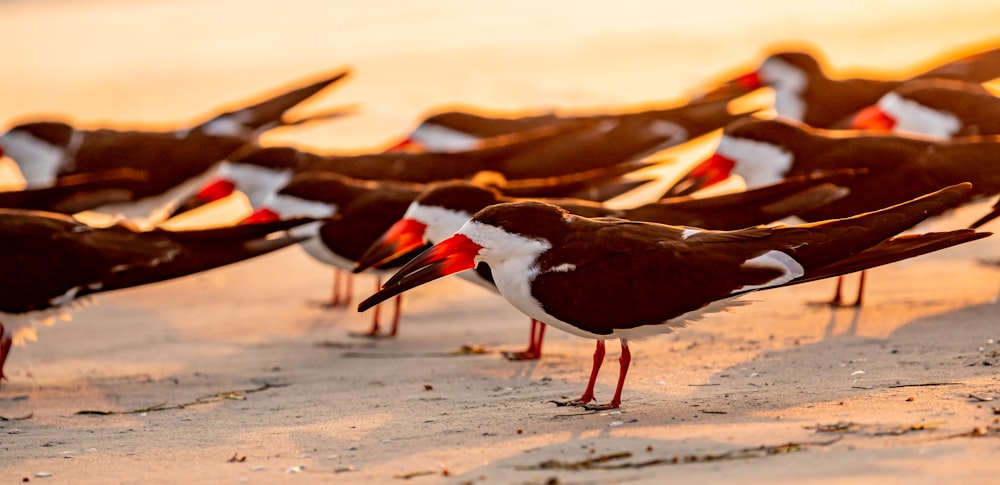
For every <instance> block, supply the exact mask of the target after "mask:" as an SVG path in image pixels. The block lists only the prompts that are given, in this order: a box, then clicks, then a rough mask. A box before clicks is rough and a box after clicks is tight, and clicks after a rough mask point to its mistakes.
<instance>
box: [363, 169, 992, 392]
mask: <svg viewBox="0 0 1000 485" xmlns="http://www.w3.org/2000/svg"><path fill="white" fill-rule="evenodd" d="M969 188H970V186H969V184H961V185H956V186H953V187H949V188H946V189H943V190H941V191H938V192H935V193H932V194H929V195H926V196H923V197H920V198H917V199H914V200H912V201H909V202H906V203H904V204H900V205H898V206H893V207H889V208H886V209H883V210H881V211H876V212H871V213H867V214H862V215H858V216H855V217H850V218H845V219H837V220H830V221H824V222H820V223H815V224H806V225H801V226H778V227H754V228H749V229H742V230H736V231H709V230H700V229H694V228H685V227H675V226H666V225H660V224H651V223H641V222H631V221H624V220H620V219H587V218H583V217H579V216H574V215H571V214H569V213H567V212H566V211H564V210H562V209H560V208H558V207H555V206H552V205H548V204H542V203H537V202H523V203H514V204H500V205H495V206H491V207H488V208H486V209H484V210H482V211H480V212H478V213H477V214H476V215H475V217H473V218H472V220H470V221H469V222H467V223H466V224H465V225H464V226H463V227H462V228H461V229H460V230H459V231H458V232H457V233H455V234H454V235H453V236H452V237H450V238H448V239H445V240H444V241H441V242H440V243H438V244H437V245H435V246H434V247H432V248H431V249H428V250H427V251H425V252H424V253H422V254H421V255H420V256H418V257H417V258H416V259H414V260H413V261H411V262H409V263H408V264H407V265H406V266H404V267H403V268H402V269H400V270H399V272H398V273H397V274H396V275H394V276H393V277H392V278H390V280H389V281H388V282H386V284H385V286H384V287H383V289H382V290H381V291H379V292H378V293H376V294H375V295H372V296H371V297H369V298H368V299H367V300H365V301H364V302H362V303H361V305H360V306H359V311H364V310H366V309H368V308H370V307H371V306H372V305H375V304H377V303H378V302H380V301H383V300H385V299H387V298H391V297H393V296H395V295H397V294H399V293H402V292H404V291H406V290H408V289H411V288H413V287H416V286H419V285H422V284H425V283H428V282H430V281H433V280H435V279H438V278H440V277H442V276H445V275H448V274H452V273H456V272H459V271H463V270H467V269H471V268H474V267H475V266H476V265H478V264H480V263H484V264H486V265H488V266H489V267H490V271H491V273H492V275H493V279H494V282H495V283H496V286H497V289H498V290H499V292H500V294H501V295H502V296H503V297H504V298H505V299H506V300H507V301H508V302H510V303H511V304H512V305H513V306H514V307H515V308H517V309H518V310H520V311H521V312H522V313H525V314H526V315H528V316H529V317H531V318H535V319H537V320H540V321H542V322H545V323H547V324H549V325H552V326H554V327H557V328H559V329H562V330H565V331H567V332H570V333H573V334H576V335H579V336H582V337H586V338H592V339H596V340H597V345H596V349H595V353H594V365H593V369H592V371H591V375H590V380H589V381H588V385H587V388H586V390H585V391H584V393H583V395H582V396H581V397H580V398H579V399H575V400H571V401H567V402H560V403H557V404H560V405H572V406H584V407H586V408H587V409H609V408H617V407H618V406H619V405H620V404H621V392H622V387H623V386H624V383H625V376H626V373H627V372H628V367H629V363H630V361H631V354H630V352H629V347H628V341H629V340H630V339H635V338H642V337H648V336H651V335H655V334H659V333H668V332H672V331H673V329H675V328H679V327H684V326H686V325H688V324H689V323H690V322H692V321H696V320H698V319H700V318H701V317H702V316H704V315H705V314H707V313H711V312H718V311H721V310H723V309H725V308H727V307H731V306H734V305H743V304H746V303H747V302H745V301H741V300H739V299H738V298H739V297H740V296H741V295H743V294H746V293H749V292H752V291H757V290H763V289H768V288H776V287H780V286H788V285H792V284H797V283H804V282H807V281H814V280H817V279H822V278H828V277H831V276H837V275H840V274H844V273H848V272H854V271H859V270H862V269H865V268H870V267H874V266H878V265H882V264H887V263H891V262H895V261H899V260H901V259H906V258H909V257H913V256H916V255H919V254H924V253H926V252H929V251H933V250H937V249H942V248H945V247H949V246H953V245H955V244H960V243H963V242H968V241H971V240H975V239H979V238H982V237H986V236H987V235H988V233H976V232H974V231H972V230H968V229H966V230H959V231H952V232H948V233H929V234H923V235H919V236H903V237H899V238H895V239H890V238H891V237H892V236H893V235H894V234H897V233H899V232H900V231H903V230H905V229H907V228H909V227H912V226H913V225H915V224H917V223H918V222H919V221H921V220H923V219H925V218H927V217H928V216H930V215H931V214H935V213H938V212H940V211H941V210H944V209H946V208H948V207H951V206H952V205H954V204H955V203H956V202H957V201H959V200H960V199H961V198H962V197H963V196H964V195H965V194H966V192H968V190H969ZM608 338H619V339H620V340H621V344H622V353H621V357H620V358H619V362H620V364H621V369H620V371H619V376H618V385H617V387H616V390H615V394H614V397H613V398H612V399H611V401H610V402H609V403H607V404H604V405H596V406H595V405H591V404H590V402H591V401H593V400H594V384H595V382H596V380H597V374H598V371H599V369H600V366H601V363H602V362H603V360H604V352H605V346H604V340H605V339H608Z"/></svg>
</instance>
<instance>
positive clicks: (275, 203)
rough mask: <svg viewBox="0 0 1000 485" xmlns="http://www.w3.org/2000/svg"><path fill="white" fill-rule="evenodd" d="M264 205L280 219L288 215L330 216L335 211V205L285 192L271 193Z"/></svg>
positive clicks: (288, 216)
mask: <svg viewBox="0 0 1000 485" xmlns="http://www.w3.org/2000/svg"><path fill="white" fill-rule="evenodd" d="M264 206H265V207H267V208H268V209H271V210H272V211H274V212H276V213H278V214H279V215H280V216H281V218H282V219H287V218H290V217H316V218H324V217H330V216H332V215H334V214H336V213H337V206H336V205H333V204H326V203H323V202H317V201H314V200H306V199H300V198H298V197H293V196H290V195H285V194H272V195H270V196H268V197H267V199H265V200H264Z"/></svg>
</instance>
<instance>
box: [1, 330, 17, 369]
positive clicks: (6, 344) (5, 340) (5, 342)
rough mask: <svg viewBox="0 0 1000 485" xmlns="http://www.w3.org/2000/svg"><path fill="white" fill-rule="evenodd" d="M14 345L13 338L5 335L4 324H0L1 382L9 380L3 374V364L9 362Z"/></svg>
mask: <svg viewBox="0 0 1000 485" xmlns="http://www.w3.org/2000/svg"><path fill="white" fill-rule="evenodd" d="M13 343H14V340H13V337H11V336H9V335H4V329H3V324H2V323H0V381H6V380H7V376H5V375H4V373H3V364H4V362H7V356H8V355H10V346H11V344H13Z"/></svg>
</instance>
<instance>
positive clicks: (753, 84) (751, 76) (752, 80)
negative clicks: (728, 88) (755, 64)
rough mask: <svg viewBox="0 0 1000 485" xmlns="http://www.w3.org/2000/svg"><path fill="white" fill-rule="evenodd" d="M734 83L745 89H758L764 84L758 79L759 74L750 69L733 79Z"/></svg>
mask: <svg viewBox="0 0 1000 485" xmlns="http://www.w3.org/2000/svg"><path fill="white" fill-rule="evenodd" d="M733 82H734V83H736V84H737V85H739V86H740V87H742V88H743V89H746V90H747V91H753V90H755V89H760V88H761V87H763V86H764V82H763V81H761V79H760V74H758V73H757V71H752V72H749V73H747V74H744V75H742V76H740V77H738V78H736V79H734V80H733Z"/></svg>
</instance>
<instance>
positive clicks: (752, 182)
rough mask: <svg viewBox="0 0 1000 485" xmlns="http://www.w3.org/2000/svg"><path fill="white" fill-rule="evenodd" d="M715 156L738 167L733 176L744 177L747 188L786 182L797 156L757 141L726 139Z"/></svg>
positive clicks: (735, 138)
mask: <svg viewBox="0 0 1000 485" xmlns="http://www.w3.org/2000/svg"><path fill="white" fill-rule="evenodd" d="M716 152H717V153H718V154H719V155H722V156H724V157H726V158H729V159H730V160H732V161H734V162H735V163H736V166H735V167H733V173H735V174H736V175H739V176H740V177H743V180H744V181H746V184H747V187H748V188H753V187H759V186H761V185H767V184H771V183H774V182H777V181H779V180H781V179H783V178H785V174H786V173H788V170H789V169H790V168H791V167H792V162H793V159H794V156H793V155H792V153H791V152H788V151H786V150H784V149H782V148H781V147H779V146H777V145H774V144H771V143H767V142H763V141H757V140H750V139H746V138H737V137H733V136H729V135H723V136H722V139H721V140H719V146H718V148H716Z"/></svg>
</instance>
